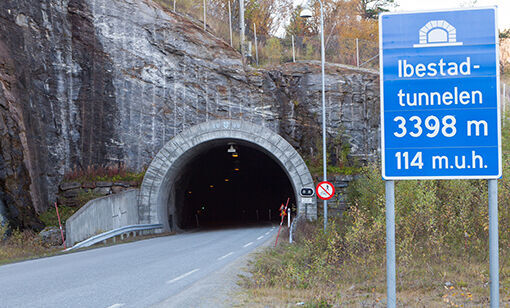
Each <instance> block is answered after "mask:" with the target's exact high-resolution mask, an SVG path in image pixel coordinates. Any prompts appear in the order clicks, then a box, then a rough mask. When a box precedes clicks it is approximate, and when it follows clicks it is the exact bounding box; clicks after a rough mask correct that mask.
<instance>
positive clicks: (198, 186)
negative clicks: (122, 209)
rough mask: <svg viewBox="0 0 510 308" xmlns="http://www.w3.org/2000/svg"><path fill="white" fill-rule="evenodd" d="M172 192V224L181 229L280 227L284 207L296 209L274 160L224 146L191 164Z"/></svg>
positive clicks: (248, 147)
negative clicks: (271, 224) (276, 223)
mask: <svg viewBox="0 0 510 308" xmlns="http://www.w3.org/2000/svg"><path fill="white" fill-rule="evenodd" d="M232 149H234V150H235V152H234V151H233V150H232ZM233 154H236V155H235V156H234V155H233ZM174 189H175V199H174V200H175V215H176V217H175V218H174V219H175V220H174V222H175V223H176V224H177V227H179V228H181V229H189V228H196V227H221V226H237V225H244V224H252V223H257V222H259V223H263V222H268V221H269V220H271V221H279V220H280V216H279V214H280V213H279V212H278V209H279V208H280V205H281V204H282V203H285V202H286V201H287V199H288V198H290V200H289V205H294V208H295V204H296V202H295V197H294V190H293V188H292V185H291V182H290V180H289V178H288V176H287V175H286V173H285V172H284V171H283V169H282V168H281V167H280V165H278V164H277V163H276V162H275V160H274V159H273V158H272V157H270V156H269V155H268V154H266V153H264V152H262V151H261V150H259V149H257V148H256V147H254V146H251V145H248V144H237V143H236V144H235V145H233V143H232V142H226V141H225V142H222V143H218V144H214V145H212V146H210V147H205V148H204V149H203V150H202V151H201V152H200V153H199V154H197V155H195V156H194V157H193V158H192V159H190V160H189V161H188V162H187V163H186V164H185V165H184V166H183V167H182V168H181V170H180V172H179V176H178V177H177V180H176V182H175V186H174ZM172 224H173V223H171V225H172Z"/></svg>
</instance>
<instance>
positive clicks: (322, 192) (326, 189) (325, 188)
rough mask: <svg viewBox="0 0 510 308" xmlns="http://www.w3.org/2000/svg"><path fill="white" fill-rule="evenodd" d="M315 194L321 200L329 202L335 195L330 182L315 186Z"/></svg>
mask: <svg viewBox="0 0 510 308" xmlns="http://www.w3.org/2000/svg"><path fill="white" fill-rule="evenodd" d="M315 192H316V193H317V196H318V197H319V198H321V199H322V200H329V199H331V198H333V196H334V195H335V187H334V186H333V184H331V183H330V182H328V181H323V182H320V183H319V184H318V185H317V188H316V189H315Z"/></svg>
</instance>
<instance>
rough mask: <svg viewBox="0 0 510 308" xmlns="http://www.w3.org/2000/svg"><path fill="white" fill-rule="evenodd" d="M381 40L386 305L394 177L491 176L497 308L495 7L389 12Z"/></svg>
mask: <svg viewBox="0 0 510 308" xmlns="http://www.w3.org/2000/svg"><path fill="white" fill-rule="evenodd" d="M379 44H380V46H379V47H380V48H379V49H380V54H379V57H380V58H379V59H380V63H381V66H380V76H381V78H380V80H381V158H382V177H383V179H384V180H386V181H387V182H386V245H387V246H386V253H387V263H386V267H387V292H388V307H395V305H396V288H395V284H396V282H395V277H396V276H395V273H396V270H395V194H394V182H393V181H394V180H413V179H414V180H420V179H489V240H490V249H489V252H490V276H491V277H490V278H491V307H498V306H499V272H498V264H499V261H498V213H497V179H498V178H500V177H501V174H502V162H501V108H500V87H499V48H498V46H499V42H498V30H497V18H496V8H495V7H490V8H471V9H453V10H448V11H424V12H413V13H410V12H409V13H383V14H381V15H380V16H379Z"/></svg>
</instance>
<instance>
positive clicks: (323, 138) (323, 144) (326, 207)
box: [318, 0, 328, 232]
mask: <svg viewBox="0 0 510 308" xmlns="http://www.w3.org/2000/svg"><path fill="white" fill-rule="evenodd" d="M318 1H319V3H320V6H321V70H322V72H321V74H322V167H323V175H324V181H327V180H328V176H327V167H326V165H327V161H326V80H325V79H326V78H325V76H324V75H325V74H324V63H325V62H326V59H325V58H326V56H325V51H324V9H323V7H322V1H321V0H318ZM327 227H328V201H326V200H324V232H326V230H327Z"/></svg>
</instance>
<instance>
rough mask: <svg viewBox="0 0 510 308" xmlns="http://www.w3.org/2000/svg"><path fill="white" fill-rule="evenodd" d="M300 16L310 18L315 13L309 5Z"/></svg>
mask: <svg viewBox="0 0 510 308" xmlns="http://www.w3.org/2000/svg"><path fill="white" fill-rule="evenodd" d="M299 16H301V17H303V18H310V17H312V16H313V13H312V10H310V9H309V8H308V7H305V8H304V9H303V10H302V11H301V13H300V14H299Z"/></svg>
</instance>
